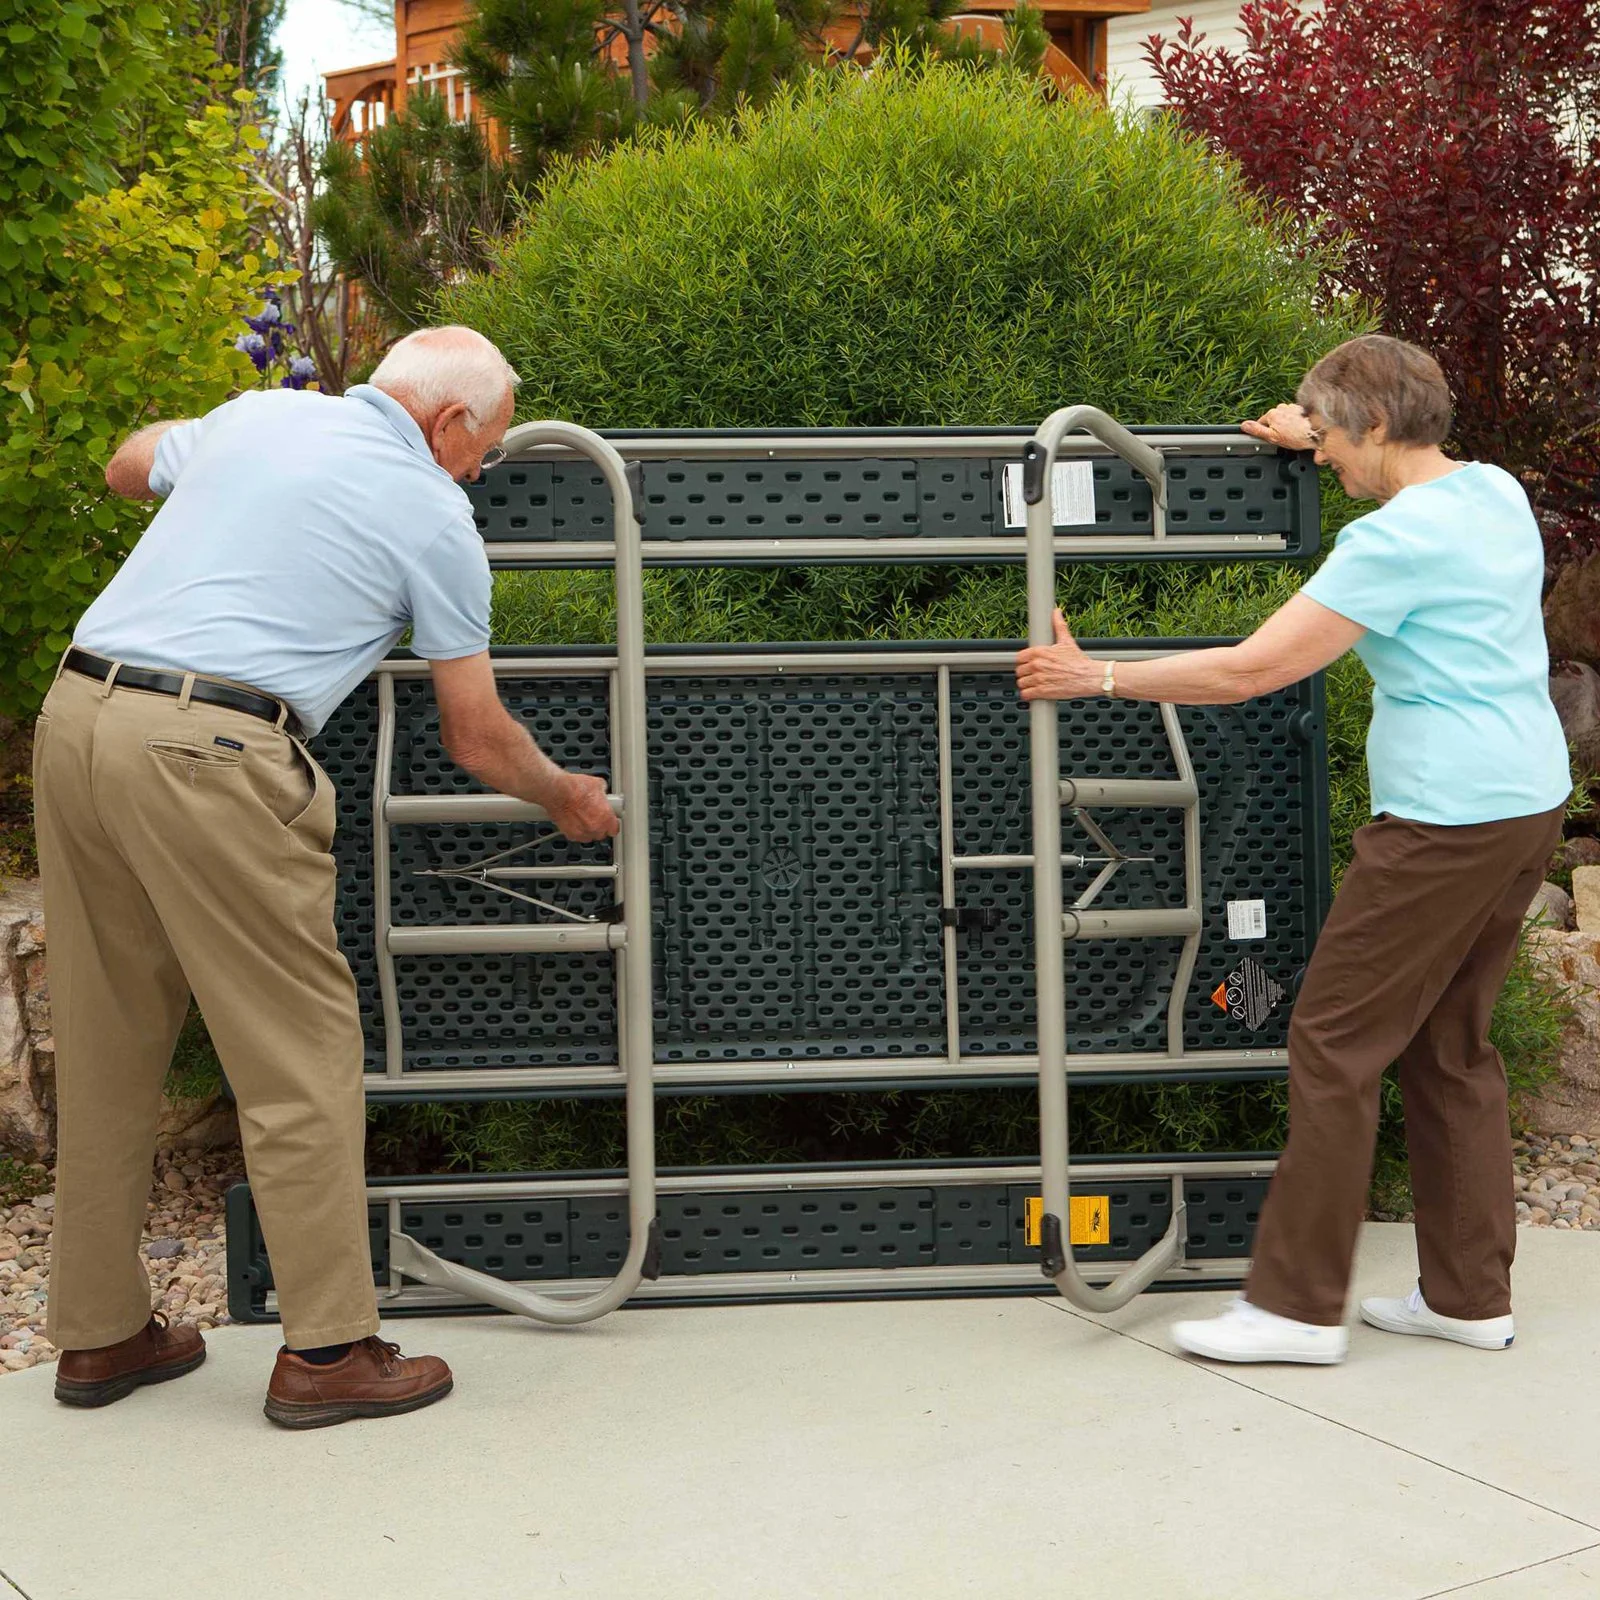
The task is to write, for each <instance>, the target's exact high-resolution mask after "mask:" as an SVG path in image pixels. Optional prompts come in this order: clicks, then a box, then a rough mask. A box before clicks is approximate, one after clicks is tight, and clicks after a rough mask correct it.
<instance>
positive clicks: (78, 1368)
mask: <svg viewBox="0 0 1600 1600" xmlns="http://www.w3.org/2000/svg"><path fill="white" fill-rule="evenodd" d="M205 1358H206V1342H205V1340H204V1339H202V1338H201V1337H200V1330H199V1329H198V1328H170V1327H168V1326H167V1319H166V1317H165V1316H163V1315H162V1313H161V1312H159V1311H157V1312H155V1313H153V1314H152V1316H151V1318H150V1320H149V1321H148V1322H147V1323H146V1324H145V1325H144V1326H143V1327H142V1328H141V1329H140V1330H139V1331H138V1332H137V1333H136V1334H134V1335H133V1336H132V1337H131V1338H128V1339H123V1340H122V1341H121V1342H120V1343H118V1344H108V1345H103V1346H102V1347H101V1348H100V1349H98V1350H63V1351H62V1352H61V1359H60V1361H58V1362H57V1363H56V1399H57V1400H61V1401H64V1402H65V1403H66V1404H67V1405H69V1406H108V1405H110V1404H111V1402H112V1401H113V1400H120V1399H122V1397H123V1396H124V1395H129V1394H132V1393H133V1391H134V1390H135V1389H137V1388H139V1387H141V1386H142V1385H143V1384H147V1383H165V1382H166V1381H167V1380H168V1379H169V1378H181V1377H182V1376H183V1375H184V1373H186V1372H193V1371H194V1369H195V1368H196V1367H198V1366H199V1365H200V1363H201V1362H202V1361H204V1360H205Z"/></svg>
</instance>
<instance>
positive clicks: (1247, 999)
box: [1211, 956, 1285, 1033]
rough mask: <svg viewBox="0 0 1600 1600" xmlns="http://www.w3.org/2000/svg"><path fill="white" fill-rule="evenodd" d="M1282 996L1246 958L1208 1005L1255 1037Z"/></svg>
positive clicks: (1257, 964)
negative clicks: (1217, 1008) (1223, 1013)
mask: <svg viewBox="0 0 1600 1600" xmlns="http://www.w3.org/2000/svg"><path fill="white" fill-rule="evenodd" d="M1284 992H1285V991H1284V987H1283V985H1282V984H1281V983H1279V982H1278V981H1277V980H1276V979H1274V978H1272V977H1270V976H1269V975H1268V974H1267V971H1266V969H1265V968H1264V967H1263V966H1262V965H1261V963H1260V962H1259V961H1253V960H1251V958H1250V957H1249V956H1246V957H1245V958H1244V960H1243V961H1241V962H1240V963H1239V965H1238V966H1236V967H1235V968H1234V969H1233V971H1232V972H1230V973H1229V974H1228V976H1227V977H1226V978H1224V979H1223V980H1222V982H1221V983H1219V984H1218V985H1217V987H1216V988H1215V989H1214V990H1213V991H1212V994H1211V1003H1212V1004H1213V1005H1214V1006H1217V1007H1219V1008H1220V1009H1221V1010H1223V1011H1226V1012H1227V1013H1228V1015H1229V1016H1230V1017H1232V1018H1233V1020H1234V1021H1235V1022H1242V1023H1243V1024H1244V1025H1245V1027H1247V1028H1248V1029H1250V1031H1251V1032H1252V1033H1254V1032H1255V1030H1256V1029H1257V1028H1259V1027H1260V1026H1261V1024H1262V1023H1263V1022H1265V1021H1266V1020H1267V1018H1268V1017H1270V1016H1271V1015H1272V1013H1273V1012H1274V1011H1275V1010H1276V1009H1277V1007H1278V1002H1279V1001H1280V1000H1281V999H1283V996H1284Z"/></svg>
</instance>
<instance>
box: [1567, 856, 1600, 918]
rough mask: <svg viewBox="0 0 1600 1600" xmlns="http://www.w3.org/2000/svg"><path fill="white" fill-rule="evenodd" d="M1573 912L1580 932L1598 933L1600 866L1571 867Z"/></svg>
mask: <svg viewBox="0 0 1600 1600" xmlns="http://www.w3.org/2000/svg"><path fill="white" fill-rule="evenodd" d="M1572 904H1573V914H1574V916H1575V918H1576V920H1577V924H1578V929H1579V931H1580V932H1582V933H1600V867H1574V868H1573V869H1572Z"/></svg>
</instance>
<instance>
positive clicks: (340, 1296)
mask: <svg viewBox="0 0 1600 1600" xmlns="http://www.w3.org/2000/svg"><path fill="white" fill-rule="evenodd" d="M34 783H35V809H36V817H37V826H38V836H39V862H40V868H41V871H42V874H43V878H44V900H45V921H46V925H47V928H48V937H49V944H48V954H47V959H48V963H49V975H50V997H51V1005H52V1010H53V1013H54V1019H55V1032H56V1092H57V1101H58V1113H59V1151H60V1155H59V1165H58V1170H57V1175H56V1212H55V1219H56V1220H55V1232H54V1235H53V1239H52V1251H51V1271H50V1311H49V1337H50V1338H51V1340H52V1341H53V1342H54V1343H55V1344H56V1345H57V1346H59V1347H60V1348H62V1349H65V1350H83V1349H94V1348H98V1347H99V1346H102V1345H108V1344H115V1343H116V1342H117V1341H119V1340H121V1339H125V1338H127V1337H128V1336H129V1335H130V1334H133V1333H135V1332H137V1331H138V1330H139V1329H140V1328H141V1327H143V1326H144V1324H145V1322H146V1321H147V1320H148V1318H149V1316H150V1285H149V1280H148V1278H147V1277H146V1275H145V1270H144V1267H143V1265H142V1263H141V1261H140V1257H139V1239H140V1232H141V1229H142V1226H143V1222H144V1217H145V1206H146V1201H147V1197H148V1194H149V1188H150V1169H151V1162H152V1158H153V1156H154V1149H155V1128H156V1118H157V1116H158V1114H159V1111H160V1104H161V1086H162V1082H163V1080H164V1078H165V1075H166V1072H167V1068H168V1065H169V1063H170V1061H171V1057H172V1049H173V1045H174V1044H175V1042H176V1040H177V1036H178V1031H179V1029H180V1028H181V1027H182V1024H183V1019H184V1015H185V1012H186V1010H187V1007H188V1000H189V995H190V992H191V991H193V993H194V996H195V999H196V1000H197V1001H198V1002H199V1005H200V1009H201V1011H202V1012H203V1013H204V1015H205V1019H206V1025H207V1027H208V1028H209V1029H210V1031H211V1036H212V1039H213V1040H214V1041H215V1043H216V1046H217V1052H218V1054H219V1055H220V1056H221V1058H222V1063H223V1066H224V1068H225V1069H226V1071H227V1074H228V1081H229V1083H230V1084H231V1086H232V1088H233V1091H234V1094H235V1096H236V1097H237V1100H238V1105H239V1126H240V1132H241V1134H242V1137H243V1142H244V1154H245V1165H246V1168H247V1169H248V1171H249V1174H250V1181H251V1186H252V1189H253V1192H254V1196H255V1202H256V1208H257V1211H258V1212H259V1214H260V1217H261V1226H262V1230H263V1232H264V1234H265V1236H266V1242H267V1249H268V1251H269V1252H270V1254H271V1257H272V1267H273V1275H274V1280H275V1282H276V1284H277V1290H278V1296H279V1302H280V1305H281V1309H282V1314H283V1325H284V1337H285V1339H286V1340H287V1342H288V1343H289V1345H290V1346H291V1347H292V1348H299V1349H305V1348H309V1347H312V1346H316V1345H324V1344H336V1343H341V1342H343V1341H345V1340H352V1339H361V1338H365V1337H366V1336H367V1335H368V1334H371V1333H374V1332H376V1331H377V1327H378V1313H377V1302H376V1295H375V1291H374V1287H373V1280H372V1262H371V1256H370V1253H369V1247H368V1243H367V1206H366V1192H365V1185H364V1180H363V1160H362V1150H363V1143H364V1139H365V1131H366V1124H365V1113H364V1103H363V1093H362V1081H361V1069H362V1041H361V1021H360V1015H359V1012H358V1010H357V1005H356V992H355V983H354V981H353V979H352V978H351V975H350V968H349V966H348V964H347V963H346V962H345V959H344V957H343V955H342V954H341V953H340V951H339V946H338V941H337V938H336V936H335V933H334V923H333V901H334V862H333V857H332V855H331V853H330V849H331V846H332V842H333V828H334V813H335V797H334V792H333V786H332V784H331V783H330V782H329V780H328V778H327V776H326V774H324V773H323V772H322V771H321V770H320V769H319V768H318V767H317V765H316V763H315V762H313V761H312V760H311V758H310V756H308V755H307V754H306V752H305V750H304V748H303V747H302V746H301V745H299V744H298V743H297V742H296V741H295V740H294V739H292V738H291V737H290V736H289V735H288V734H287V733H284V732H280V731H279V730H278V729H276V728H274V727H273V725H272V724H271V723H269V722H265V721H263V720H261V719H260V718H259V717H252V716H249V715H247V714H245V713H244V712H240V711H229V710H224V709H222V708H220V707H217V706H210V705H205V704H203V703H201V702H198V701H196V702H191V703H188V704H185V703H184V702H183V700H182V698H181V697H180V698H174V697H171V696H167V695H156V694H147V693H141V692H140V691H137V690H132V689H122V688H115V687H113V688H110V689H107V688H106V686H105V685H103V684H100V683H97V682H95V681H94V680H93V679H91V678H86V677H83V676H80V675H79V674H77V673H73V672H62V673H61V674H60V676H59V677H58V678H57V680H56V684H55V687H54V688H53V689H52V690H51V691H50V694H49V697H48V698H47V699H46V701H45V705H44V710H43V712H42V713H41V715H40V718H39V724H38V728H37V731H36V733H35V736H34Z"/></svg>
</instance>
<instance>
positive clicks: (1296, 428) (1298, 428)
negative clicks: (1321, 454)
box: [1239, 401, 1317, 450]
mask: <svg viewBox="0 0 1600 1600" xmlns="http://www.w3.org/2000/svg"><path fill="white" fill-rule="evenodd" d="M1239 426H1240V428H1241V429H1242V430H1243V431H1244V432H1245V433H1248V434H1249V435H1250V437H1251V438H1252V439H1265V440H1266V441H1267V443H1268V444H1275V445H1277V446H1278V447H1279V448H1280V449H1283V450H1315V449H1316V448H1317V439H1316V435H1315V434H1314V433H1313V431H1312V428H1311V419H1310V418H1309V417H1308V416H1307V415H1306V414H1305V411H1304V410H1303V409H1302V408H1301V407H1300V406H1297V405H1295V404H1294V403H1293V402H1292V401H1289V402H1286V403H1285V404H1283V405H1281V406H1274V407H1273V408H1272V409H1271V410H1270V411H1268V412H1267V413H1266V414H1265V415H1264V416H1260V417H1257V418H1256V419H1255V421H1254V422H1241V423H1240V424H1239Z"/></svg>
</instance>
